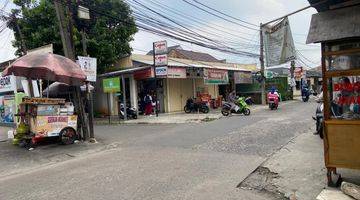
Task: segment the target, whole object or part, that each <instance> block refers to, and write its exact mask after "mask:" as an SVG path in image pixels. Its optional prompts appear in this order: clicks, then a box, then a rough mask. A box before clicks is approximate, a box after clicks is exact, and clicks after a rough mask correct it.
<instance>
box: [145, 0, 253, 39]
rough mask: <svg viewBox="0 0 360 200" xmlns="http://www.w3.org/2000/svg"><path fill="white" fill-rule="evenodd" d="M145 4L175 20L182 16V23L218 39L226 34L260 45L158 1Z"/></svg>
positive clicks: (149, 0)
mask: <svg viewBox="0 0 360 200" xmlns="http://www.w3.org/2000/svg"><path fill="white" fill-rule="evenodd" d="M145 2H147V3H150V4H152V5H154V6H156V7H157V8H159V7H160V8H161V9H162V13H164V14H165V13H166V15H167V16H172V17H173V18H175V19H178V18H177V17H175V16H174V14H175V15H177V16H180V17H181V20H182V21H187V24H191V26H192V27H194V28H196V29H197V30H200V31H203V32H206V33H208V34H211V35H215V36H216V37H219V34H222V35H221V36H220V37H221V38H225V37H224V36H223V35H224V33H225V34H226V35H231V36H233V37H236V38H240V39H241V40H244V41H247V42H249V41H253V42H256V43H258V41H256V40H252V39H250V38H246V37H242V36H240V35H239V32H238V31H237V34H234V33H231V32H228V31H226V30H224V29H226V28H225V27H222V26H214V25H209V23H207V22H205V21H203V20H201V19H199V18H196V17H194V16H190V15H187V14H184V13H182V12H180V11H178V10H176V9H172V8H170V7H168V6H164V5H163V4H161V3H159V2H157V1H152V0H146V1H145ZM166 11H169V12H166ZM193 22H196V23H198V24H201V25H202V26H207V27H209V28H211V30H214V31H215V32H212V31H210V30H206V31H204V30H201V29H202V28H197V27H196V26H195V25H193V24H194V23H193ZM218 32H219V33H218ZM242 34H243V33H242ZM248 35H251V36H253V34H248ZM228 40H231V39H228Z"/></svg>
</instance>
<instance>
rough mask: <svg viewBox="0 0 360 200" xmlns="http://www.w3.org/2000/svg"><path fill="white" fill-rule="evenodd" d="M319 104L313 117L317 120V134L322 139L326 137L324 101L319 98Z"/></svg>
mask: <svg viewBox="0 0 360 200" xmlns="http://www.w3.org/2000/svg"><path fill="white" fill-rule="evenodd" d="M317 102H318V106H317V108H316V112H315V116H313V117H312V118H313V119H314V120H315V121H316V134H317V135H319V136H320V138H321V139H322V138H323V137H324V133H323V130H324V103H323V102H322V101H321V100H317Z"/></svg>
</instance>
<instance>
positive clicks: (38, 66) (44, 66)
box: [3, 53, 86, 85]
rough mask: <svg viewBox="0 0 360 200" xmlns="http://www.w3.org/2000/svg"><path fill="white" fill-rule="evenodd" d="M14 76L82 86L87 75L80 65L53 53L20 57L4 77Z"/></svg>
mask: <svg viewBox="0 0 360 200" xmlns="http://www.w3.org/2000/svg"><path fill="white" fill-rule="evenodd" d="M12 74H13V75H15V76H23V77H26V78H30V79H44V80H49V81H58V82H63V83H67V84H69V85H82V84H83V82H84V81H85V79H86V75H85V74H84V72H83V71H82V70H81V68H80V66H79V65H78V64H76V63H75V62H73V61H72V60H70V59H68V58H66V57H64V56H60V55H57V54H52V53H36V54H28V55H25V56H23V57H20V58H19V59H17V60H16V61H15V62H13V63H12V64H11V65H10V66H9V67H7V68H6V69H5V70H4V72H3V76H7V75H12Z"/></svg>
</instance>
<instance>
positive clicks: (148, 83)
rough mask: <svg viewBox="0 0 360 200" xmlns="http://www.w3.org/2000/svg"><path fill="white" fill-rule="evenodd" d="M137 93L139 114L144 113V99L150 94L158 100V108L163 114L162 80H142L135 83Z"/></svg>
mask: <svg viewBox="0 0 360 200" xmlns="http://www.w3.org/2000/svg"><path fill="white" fill-rule="evenodd" d="M137 87H138V88H137V91H138V101H139V102H138V103H139V111H140V113H141V112H143V111H144V107H145V105H144V97H145V96H146V94H150V95H151V96H152V97H153V100H154V102H155V99H156V97H157V100H158V103H159V105H158V108H159V112H160V113H164V112H165V107H164V96H165V95H164V80H163V79H157V80H155V79H144V80H138V81H137Z"/></svg>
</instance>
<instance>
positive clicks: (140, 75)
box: [134, 67, 155, 80]
mask: <svg viewBox="0 0 360 200" xmlns="http://www.w3.org/2000/svg"><path fill="white" fill-rule="evenodd" d="M154 77H155V76H154V70H153V68H152V67H151V68H148V69H143V70H139V71H135V72H134V79H135V80H141V79H147V78H154Z"/></svg>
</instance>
